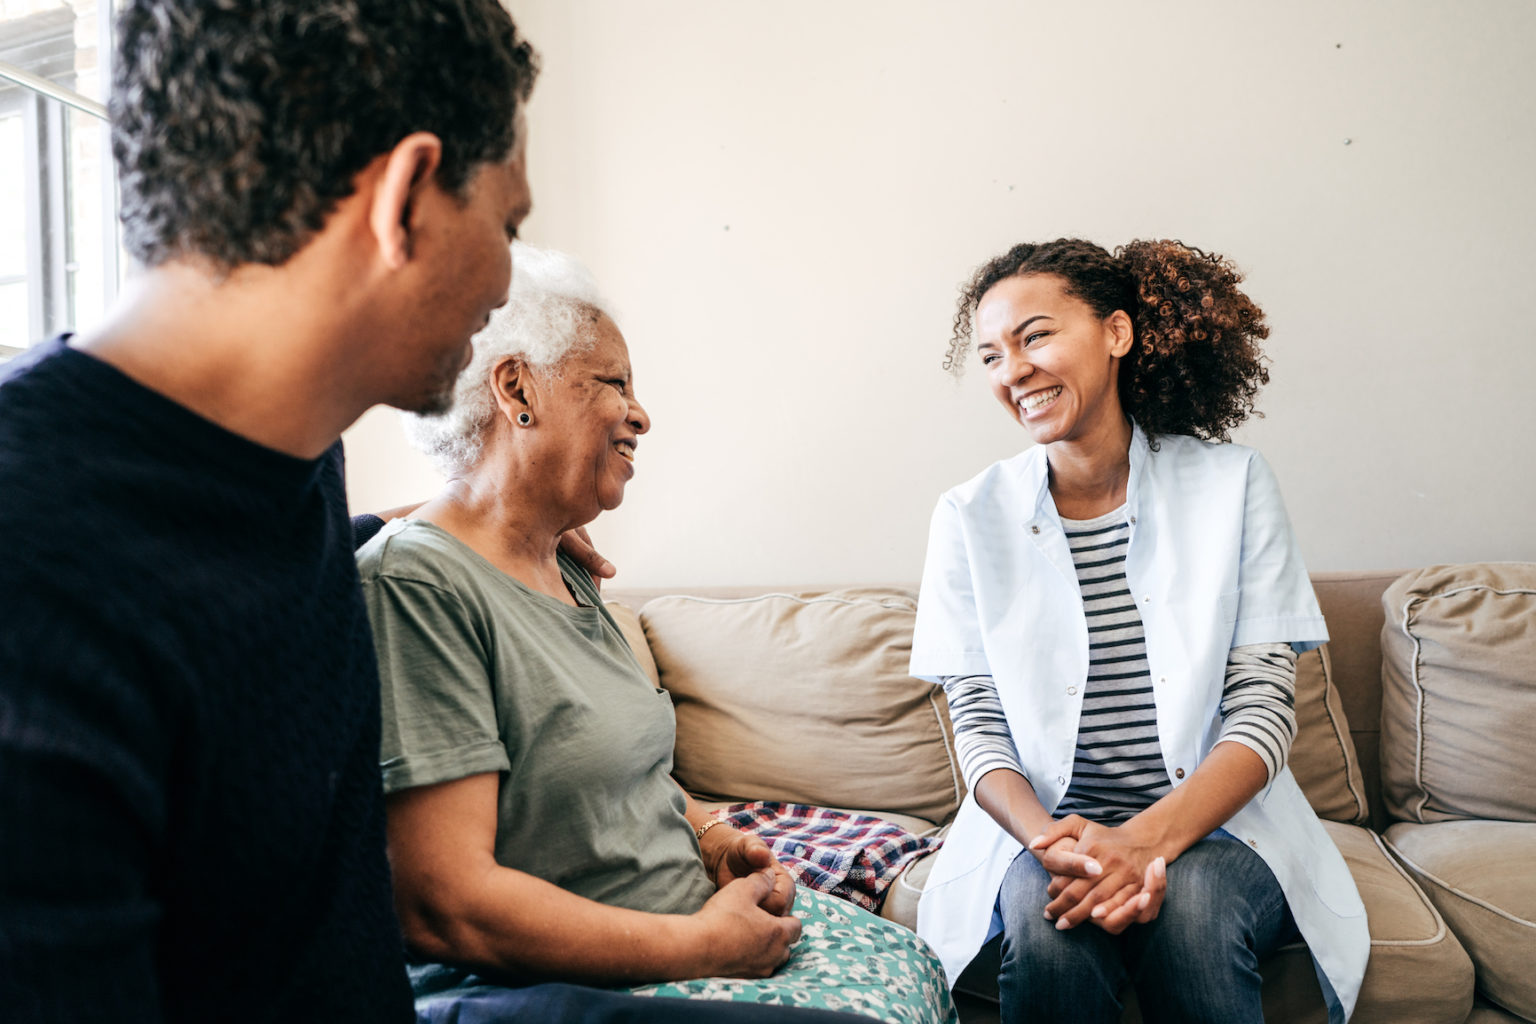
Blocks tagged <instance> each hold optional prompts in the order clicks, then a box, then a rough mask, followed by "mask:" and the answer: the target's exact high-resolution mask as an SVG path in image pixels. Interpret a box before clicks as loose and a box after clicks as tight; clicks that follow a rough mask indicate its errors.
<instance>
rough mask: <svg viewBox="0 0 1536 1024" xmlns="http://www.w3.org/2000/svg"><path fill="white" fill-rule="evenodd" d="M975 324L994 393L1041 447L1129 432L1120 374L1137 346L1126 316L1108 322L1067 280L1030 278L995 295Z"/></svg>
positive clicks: (998, 287)
mask: <svg viewBox="0 0 1536 1024" xmlns="http://www.w3.org/2000/svg"><path fill="white" fill-rule="evenodd" d="M975 324H976V353H977V355H978V356H980V358H981V362H982V365H983V366H984V367H985V368H986V371H987V380H988V383H989V384H990V385H991V388H992V393H993V394H994V395H995V396H997V400H998V401H1000V402H1002V403H1003V405H1004V407H1006V408H1007V409H1008V411H1009V412H1010V413H1011V414H1012V415H1013V418H1014V419H1015V420H1017V421H1018V422H1019V423H1021V424H1022V425H1023V426H1024V429H1026V430H1028V431H1029V434H1030V436H1031V437H1032V438H1034V440H1035V442H1036V443H1037V444H1054V443H1057V442H1068V443H1072V442H1080V441H1087V440H1092V439H1095V438H1099V437H1108V436H1110V432H1112V431H1116V430H1119V429H1122V425H1123V422H1124V419H1125V413H1124V412H1123V411H1122V409H1121V406H1120V396H1119V393H1118V392H1117V390H1116V384H1117V373H1118V368H1119V361H1120V359H1121V358H1123V357H1124V356H1125V354H1126V353H1127V352H1129V351H1130V346H1131V340H1132V328H1131V321H1130V317H1128V316H1127V315H1126V314H1125V313H1124V312H1121V311H1118V310H1117V311H1116V312H1114V313H1112V314H1110V315H1109V316H1108V317H1104V318H1100V317H1099V316H1097V315H1096V314H1095V313H1094V311H1093V309H1092V308H1091V307H1089V305H1088V304H1087V303H1085V302H1084V301H1083V300H1081V299H1079V298H1077V297H1075V296H1073V295H1069V294H1068V293H1067V289H1066V282H1065V281H1064V280H1063V279H1062V278H1060V277H1058V276H1056V275H1055V274H1029V275H1026V276H1021V277H1009V278H1005V279H1003V280H1002V281H999V282H998V283H997V284H995V285H993V286H992V287H991V288H989V289H987V292H986V294H985V295H983V296H982V297H981V301H980V302H979V303H978V304H977V306H976V315H975Z"/></svg>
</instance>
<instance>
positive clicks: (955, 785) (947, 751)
mask: <svg viewBox="0 0 1536 1024" xmlns="http://www.w3.org/2000/svg"><path fill="white" fill-rule="evenodd" d="M928 706H929V707H930V708H931V709H932V710H933V719H934V721H935V722H936V723H937V724H938V727H939V739H941V740H943V741H944V757H945V758H946V759H947V760H948V761H949V786H950V790H951V791H952V792H953V793H954V794H955V804H956V805H957V807H956V810H957V811H958V809H959V808H958V805H959V804H960V802H961V801H963V800H964V799H965V794H964V793H962V792H961V784H960V777H959V774H958V773H957V771H956V767H955V750H954V747H953V746H952V745H951V744H950V742H949V734H948V732H946V731H945V729H944V716H943V715H941V714H940V713H939V702H938V698H937V697H936V696H935V695H934V693H933V692H932V691H931V690H930V691H929V693H928ZM950 726H951V728H953V726H954V723H953V722H951V723H950Z"/></svg>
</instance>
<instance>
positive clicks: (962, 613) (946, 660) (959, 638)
mask: <svg viewBox="0 0 1536 1024" xmlns="http://www.w3.org/2000/svg"><path fill="white" fill-rule="evenodd" d="M908 671H910V672H911V673H912V674H913V675H914V676H917V677H918V678H919V679H926V680H928V681H929V682H934V683H937V682H940V681H941V680H942V679H943V677H945V676H971V675H983V676H986V675H991V674H992V670H991V668H990V667H989V666H988V665H987V656H986V651H985V648H984V646H983V644H982V638H981V624H980V621H979V619H978V618H977V615H976V599H975V588H974V585H973V583H972V580H971V565H970V560H969V559H968V558H967V554H966V545H965V534H964V532H963V531H962V529H961V523H960V511H959V509H957V508H956V507H955V504H954V501H953V499H952V498H951V497H950V496H949V495H945V496H944V497H942V498H940V499H939V503H938V506H937V507H936V508H935V509H934V510H933V520H932V522H931V524H930V525H929V529H928V554H927V557H926V560H925V562H924V564H923V583H922V589H921V590H920V591H919V593H918V598H917V623H916V626H915V627H914V629H913V634H912V662H911V666H910V668H909V669H908Z"/></svg>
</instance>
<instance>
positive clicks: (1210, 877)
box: [1150, 838, 1285, 957]
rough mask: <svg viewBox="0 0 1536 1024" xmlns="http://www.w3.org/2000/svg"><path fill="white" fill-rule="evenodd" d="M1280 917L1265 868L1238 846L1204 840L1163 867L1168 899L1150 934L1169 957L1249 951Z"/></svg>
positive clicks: (1280, 901) (1279, 902) (1280, 897)
mask: <svg viewBox="0 0 1536 1024" xmlns="http://www.w3.org/2000/svg"><path fill="white" fill-rule="evenodd" d="M1284 916H1285V894H1284V893H1283V892H1282V891H1281V890H1280V885H1279V883H1278V882H1277V881H1276V880H1275V876H1274V874H1273V873H1272V872H1271V871H1270V870H1269V866H1268V865H1267V864H1265V863H1264V861H1263V859H1262V858H1261V857H1259V855H1258V854H1257V853H1255V852H1254V851H1253V850H1251V849H1249V848H1248V846H1247V845H1246V844H1244V843H1242V842H1239V841H1237V840H1235V839H1230V838H1219V839H1207V840H1204V841H1202V842H1200V843H1197V844H1196V845H1194V846H1192V847H1190V849H1189V850H1188V851H1186V852H1185V854H1184V856H1182V857H1180V858H1179V859H1178V860H1176V861H1174V862H1173V863H1172V864H1170V865H1168V897H1167V899H1166V900H1165V901H1164V903H1163V907H1162V910H1161V912H1160V913H1159V914H1158V917H1157V920H1156V921H1155V922H1154V926H1155V927H1153V928H1152V929H1150V931H1152V932H1155V933H1156V945H1157V946H1159V947H1161V948H1162V950H1163V953H1164V954H1165V955H1166V956H1169V957H1183V956H1186V955H1192V954H1195V953H1198V952H1200V951H1205V952H1206V953H1207V954H1209V953H1210V952H1211V951H1212V950H1214V949H1217V948H1220V947H1222V946H1231V947H1242V946H1246V947H1249V948H1252V947H1254V946H1255V945H1256V944H1257V939H1258V938H1259V937H1260V936H1262V935H1263V934H1265V933H1266V932H1268V931H1271V930H1273V928H1272V926H1273V925H1275V924H1276V922H1278V921H1280V920H1282V919H1283V918H1284Z"/></svg>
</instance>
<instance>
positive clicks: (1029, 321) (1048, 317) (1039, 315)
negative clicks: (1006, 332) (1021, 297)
mask: <svg viewBox="0 0 1536 1024" xmlns="http://www.w3.org/2000/svg"><path fill="white" fill-rule="evenodd" d="M1054 319H1055V317H1053V316H1051V315H1050V314H1048V313H1036V314H1035V315H1034V316H1032V317H1030V318H1029V319H1027V320H1025V321H1024V322H1023V323H1021V324H1019V326H1017V327H1015V328H1014V329H1013V331H1012V332H1011V333H1012V334H1013V335H1014V336H1015V337H1017V336H1018V335H1019V334H1020V333H1022V332H1023V330H1024V328H1026V327H1028V326H1029V325H1030V324H1032V323H1034V322H1035V321H1036V320H1054Z"/></svg>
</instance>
